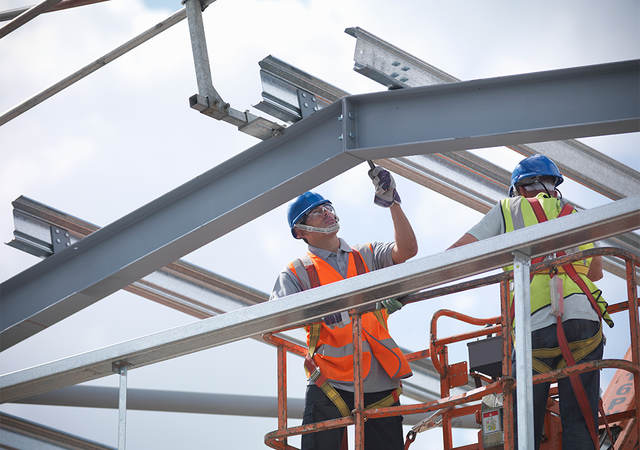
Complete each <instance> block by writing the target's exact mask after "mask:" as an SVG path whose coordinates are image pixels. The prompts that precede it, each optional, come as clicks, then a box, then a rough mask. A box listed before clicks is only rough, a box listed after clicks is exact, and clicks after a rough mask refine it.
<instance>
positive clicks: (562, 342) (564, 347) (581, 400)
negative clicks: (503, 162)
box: [527, 198, 613, 449]
mask: <svg viewBox="0 0 640 450" xmlns="http://www.w3.org/2000/svg"><path fill="white" fill-rule="evenodd" d="M527 201H528V202H529V204H530V205H531V208H532V209H533V212H534V214H535V215H536V218H537V219H538V222H539V223H542V222H546V221H547V215H546V214H545V212H544V209H543V208H542V205H541V204H540V201H539V200H538V199H537V198H527ZM572 211H573V207H572V206H571V205H569V204H565V205H564V206H563V207H562V210H561V211H560V214H559V215H558V217H562V216H566V215H568V214H570V213H571V212H572ZM564 254H565V253H564V252H558V253H557V255H558V256H564ZM562 268H563V269H564V270H565V272H566V273H567V275H568V276H569V278H571V280H572V281H573V282H574V283H576V284H577V285H578V287H579V288H580V289H581V290H582V292H584V294H585V295H586V296H587V298H588V299H589V302H590V303H591V306H592V307H593V309H595V311H596V313H597V314H598V317H600V332H601V331H602V311H600V308H599V307H598V303H597V302H596V299H595V298H594V297H593V294H592V293H591V291H590V290H589V288H588V287H587V285H586V283H585V282H584V280H582V278H580V276H579V275H578V274H577V273H576V270H575V268H574V267H573V265H572V264H570V263H569V264H565V265H563V266H562ZM552 276H553V275H552ZM556 331H557V335H558V344H559V346H560V350H561V351H562V357H563V358H564V359H565V361H566V364H567V366H574V365H575V364H576V361H575V359H574V357H573V354H572V353H571V350H570V348H569V343H568V341H567V336H566V335H565V333H564V326H563V324H562V316H558V317H557V326H556ZM587 354H588V353H587ZM585 356H586V355H585ZM569 382H570V383H571V387H572V388H573V392H574V394H575V395H576V400H577V402H578V405H579V407H580V411H581V412H582V416H583V417H584V421H585V423H586V425H587V429H588V430H589V434H590V435H591V440H592V441H593V447H594V449H597V448H599V446H600V444H599V440H598V435H597V433H596V428H595V424H594V423H593V422H594V421H593V420H592V419H591V418H592V417H593V413H592V411H591V405H589V400H588V399H587V393H586V392H585V390H584V385H583V384H582V380H581V379H580V376H579V375H571V376H570V377H569ZM598 402H599V410H600V414H601V415H602V416H603V417H604V418H605V424H606V426H607V433H609V437H610V439H611V431H610V430H609V425H608V423H606V414H604V410H603V408H602V400H601V399H599V400H598ZM612 442H613V441H612Z"/></svg>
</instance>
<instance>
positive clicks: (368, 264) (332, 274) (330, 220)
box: [271, 167, 418, 450]
mask: <svg viewBox="0 0 640 450" xmlns="http://www.w3.org/2000/svg"><path fill="white" fill-rule="evenodd" d="M369 176H370V177H371V179H372V181H373V184H374V186H375V188H376V193H375V197H374V202H375V203H376V204H377V205H380V206H383V207H386V208H389V211H390V213H391V219H392V222H393V227H394V230H395V242H389V243H380V242H373V243H369V244H364V245H357V246H354V247H351V246H350V245H349V244H347V242H345V241H344V239H341V238H339V237H338V230H339V228H340V226H339V219H338V216H337V215H336V212H335V210H334V209H333V206H332V205H331V202H330V201H329V200H327V199H325V198H323V197H322V196H321V195H319V194H317V193H314V192H305V193H304V194H302V195H300V196H299V197H298V198H297V199H296V200H295V201H293V202H292V203H291V204H290V205H289V210H288V222H289V227H290V229H291V234H292V235H293V237H294V238H296V239H303V240H304V241H305V242H306V243H307V245H308V251H307V254H306V255H305V256H303V257H302V258H299V259H296V260H294V261H293V262H291V263H290V264H289V265H288V266H287V268H286V269H285V270H284V271H282V272H281V273H280V275H279V276H278V279H277V281H276V283H275V286H274V288H273V292H272V294H271V299H275V298H280V297H284V296H287V295H290V294H294V293H296V292H301V291H304V290H307V289H312V288H314V287H317V286H322V285H325V284H329V283H333V282H334V281H339V280H343V279H345V278H349V277H353V276H356V275H360V274H363V273H366V272H369V271H372V270H377V269H381V268H383V267H388V266H391V265H393V264H399V263H402V262H404V261H406V260H407V259H409V258H411V257H412V256H414V255H415V254H416V253H417V251H418V244H417V242H416V238H415V235H414V233H413V229H412V228H411V224H410V223H409V220H408V219H407V217H406V216H405V214H404V212H403V211H402V208H401V206H400V196H399V195H398V192H397V191H396V187H395V182H394V180H393V177H392V176H391V174H390V173H389V172H388V171H387V170H384V169H382V168H380V167H374V168H372V169H371V170H370V171H369ZM401 306H402V304H401V303H400V302H398V301H397V300H394V299H387V300H384V301H382V302H380V304H379V308H378V309H376V311H375V312H369V313H366V314H363V316H362V330H363V332H362V349H363V360H362V370H363V374H364V375H363V377H364V378H363V389H364V403H365V407H382V406H392V405H398V404H399V401H398V398H399V395H400V391H401V390H400V386H401V384H400V380H401V379H403V378H406V377H409V376H411V369H410V368H409V364H408V362H407V360H406V359H405V357H404V355H403V354H402V351H401V350H400V349H399V348H398V346H397V345H396V343H395V342H394V341H393V339H392V338H391V336H390V335H389V331H388V327H387V319H388V316H389V314H390V313H392V312H394V311H397V310H398V309H400V307H401ZM306 331H307V346H308V353H307V357H306V358H305V370H306V372H307V376H308V385H307V392H306V395H305V410H304V417H303V421H302V423H303V424H309V423H315V422H320V421H323V420H329V419H335V418H339V417H343V416H350V415H351V411H352V410H353V408H354V400H353V391H354V384H353V338H352V334H351V333H352V331H351V319H350V316H349V314H348V313H347V312H342V313H336V314H332V315H330V316H328V317H324V318H323V319H322V321H320V322H317V323H314V324H312V325H310V326H307V327H306ZM345 430H346V429H345V428H337V429H332V430H327V431H322V432H317V433H311V434H304V435H302V449H303V450H338V449H341V448H346V442H347V433H346V432H345ZM365 447H366V448H367V450H375V449H380V450H396V449H397V450H402V448H403V433H402V417H401V416H397V417H389V418H382V419H374V420H369V421H367V422H366V423H365Z"/></svg>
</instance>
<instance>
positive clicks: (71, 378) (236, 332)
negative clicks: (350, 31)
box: [0, 197, 640, 402]
mask: <svg viewBox="0 0 640 450" xmlns="http://www.w3.org/2000/svg"><path fill="white" fill-rule="evenodd" d="M638 224H640V197H630V198H627V199H623V200H618V201H617V202H613V203H610V204H608V205H604V206H600V207H598V208H594V209H591V210H589V211H583V212H580V213H577V214H571V215H570V216H567V217H562V218H559V219H556V220H553V221H549V222H545V223H542V224H538V225H535V226H533V227H528V228H527V229H526V230H524V229H523V230H517V231H514V232H512V233H507V234H504V235H501V236H496V237H494V238H490V239H485V240H483V241H479V242H475V243H473V244H470V245H467V246H463V247H458V248H455V249H452V250H449V251H446V252H444V253H439V254H436V255H432V256H429V257H426V258H421V259H417V260H415V261H409V262H406V263H404V264H399V265H396V266H392V267H388V268H385V269H381V270H378V271H376V272H375V273H368V274H364V275H361V276H359V277H354V278H349V279H347V280H344V281H340V282H337V283H332V284H330V285H327V286H321V287H319V288H316V289H312V290H309V291H304V292H300V293H297V294H294V295H290V296H288V297H285V298H282V299H279V300H278V301H272V302H266V303H261V304H258V305H254V306H251V307H248V308H242V309H239V310H235V311H231V312H228V313H226V314H222V315H219V316H216V317H212V318H209V319H204V320H201V321H198V322H195V323H192V324H188V325H185V326H182V327H177V328H174V329H171V330H167V331H163V332H159V333H156V334H153V335H149V336H144V337H141V338H138V339H133V340H130V341H127V342H123V343H120V344H115V345H112V346H110V347H106V348H103V349H99V350H95V351H91V352H87V353H84V354H80V355H77V356H72V357H69V358H66V359H62V360H58V361H54V362H51V363H47V364H43V365H41V366H37V367H33V368H30V369H25V370H21V371H17V372H13V373H10V374H6V375H3V376H0V402H10V401H15V400H17V399H20V398H25V397H30V396H33V395H37V394H40V393H42V392H47V391H50V390H53V389H58V388H61V387H63V386H69V385H72V384H77V383H81V382H84V381H88V380H91V379H96V378H100V377H103V376H107V375H111V374H112V365H113V364H114V363H118V364H125V363H126V364H127V365H128V366H129V367H130V369H135V368H138V367H142V366H145V365H147V364H152V363H155V362H159V361H164V360H167V359H170V358H173V357H177V356H181V355H185V354H188V353H192V352H195V351H198V350H204V349H207V348H211V347H215V346H219V345H223V344H227V343H230V342H234V341H237V340H240V339H244V338H247V337H250V336H254V335H257V334H260V333H264V332H270V331H275V330H278V329H281V328H286V327H293V326H298V325H302V324H304V323H308V322H310V321H313V320H317V319H318V318H320V317H323V316H325V315H327V314H333V313H335V312H338V311H343V310H347V309H350V308H366V307H368V305H370V304H373V303H375V302H376V301H379V300H381V299H384V298H388V297H391V296H396V295H403V294H406V293H409V292H413V291H416V290H419V289H423V288H425V287H431V286H435V285H439V284H443V283H447V282H450V281H454V280H457V279H460V278H463V277H467V276H471V275H474V274H477V273H481V272H485V271H488V270H492V269H495V268H498V267H502V266H504V265H506V264H509V263H510V262H511V260H512V253H513V252H514V251H516V250H521V251H525V252H526V253H527V254H529V255H531V257H535V256H539V255H544V254H548V253H550V252H552V251H555V250H557V249H561V248H567V247H572V246H575V245H579V244H582V243H584V242H589V241H593V240H597V239H602V238H605V237H608V236H612V235H616V234H619V233H621V232H625V231H629V230H633V229H635V228H637V227H638ZM96 234H97V233H96ZM45 262H46V260H45Z"/></svg>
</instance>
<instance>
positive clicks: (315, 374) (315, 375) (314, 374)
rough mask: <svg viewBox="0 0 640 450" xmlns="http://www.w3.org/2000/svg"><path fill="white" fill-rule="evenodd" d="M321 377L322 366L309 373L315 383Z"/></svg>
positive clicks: (310, 379) (310, 378)
mask: <svg viewBox="0 0 640 450" xmlns="http://www.w3.org/2000/svg"><path fill="white" fill-rule="evenodd" d="M318 378H320V367H316V368H315V370H314V371H313V372H311V374H310V375H309V381H311V382H312V383H315V382H316V380H317V379H318Z"/></svg>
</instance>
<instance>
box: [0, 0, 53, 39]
mask: <svg viewBox="0 0 640 450" xmlns="http://www.w3.org/2000/svg"><path fill="white" fill-rule="evenodd" d="M60 1H61V0H44V1H43V2H40V3H38V4H37V5H34V6H32V7H31V8H29V9H27V10H26V11H24V12H22V13H20V15H18V16H16V17H14V18H13V19H12V20H11V22H9V23H8V24H6V25H5V26H3V27H0V39H2V38H3V37H5V36H6V35H7V34H9V33H11V32H12V31H15V30H17V29H18V28H20V27H21V26H22V25H24V24H25V23H27V22H29V21H30V20H33V19H35V18H36V17H38V16H39V15H40V14H42V13H44V12H47V11H49V10H50V9H51V8H53V7H55V6H56V5H57V4H58V3H60Z"/></svg>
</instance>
